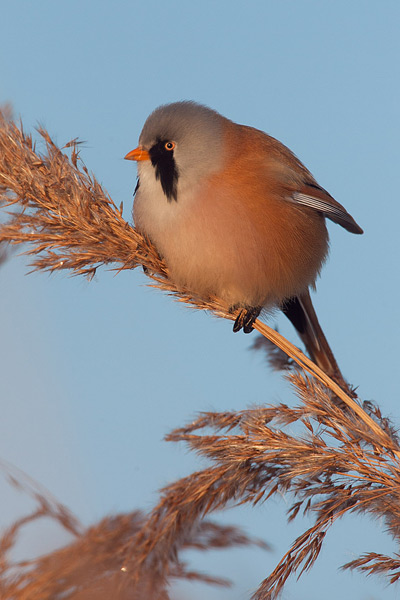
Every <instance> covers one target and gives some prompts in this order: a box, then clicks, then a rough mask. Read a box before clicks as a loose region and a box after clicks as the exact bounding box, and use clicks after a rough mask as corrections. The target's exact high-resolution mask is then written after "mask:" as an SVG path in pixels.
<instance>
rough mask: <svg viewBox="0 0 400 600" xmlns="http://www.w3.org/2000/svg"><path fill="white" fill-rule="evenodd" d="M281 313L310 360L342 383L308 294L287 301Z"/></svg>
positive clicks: (341, 377)
mask: <svg viewBox="0 0 400 600" xmlns="http://www.w3.org/2000/svg"><path fill="white" fill-rule="evenodd" d="M282 312H283V313H284V314H285V315H286V316H287V318H288V319H289V320H290V321H291V323H292V324H293V325H294V327H295V328H296V330H297V332H298V334H299V336H300V338H301V339H302V341H303V342H304V344H305V347H306V349H307V352H308V353H309V355H310V358H311V359H312V360H313V361H314V362H315V363H316V364H317V365H318V366H319V367H320V369H322V370H323V371H324V372H325V373H326V374H327V375H329V376H330V377H333V378H334V379H335V380H337V381H338V380H339V381H344V379H343V376H342V374H341V372H340V369H339V367H338V364H337V362H336V359H335V357H334V355H333V352H332V350H331V348H330V346H329V344H328V341H327V339H326V337H325V335H324V332H323V331H322V328H321V325H320V324H319V321H318V318H317V315H316V313H315V310H314V306H313V304H312V301H311V297H310V292H309V291H308V290H307V291H306V292H304V293H303V294H301V296H298V297H296V298H291V299H290V300H287V301H286V302H285V304H284V305H283V306H282Z"/></svg>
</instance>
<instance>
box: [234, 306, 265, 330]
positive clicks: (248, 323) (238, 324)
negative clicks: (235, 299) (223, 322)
mask: <svg viewBox="0 0 400 600" xmlns="http://www.w3.org/2000/svg"><path fill="white" fill-rule="evenodd" d="M237 308H238V307H237V306H234V307H232V312H234V311H235V310H237ZM260 312H261V306H252V307H251V308H241V309H240V312H239V314H238V316H237V317H236V321H235V324H234V326H233V331H234V333H237V332H238V331H240V330H241V329H243V331H244V333H251V332H252V331H253V325H254V321H255V320H256V319H257V317H258V315H259V314H260Z"/></svg>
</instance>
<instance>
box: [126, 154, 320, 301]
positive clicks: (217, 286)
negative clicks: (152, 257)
mask: <svg viewBox="0 0 400 600" xmlns="http://www.w3.org/2000/svg"><path fill="white" fill-rule="evenodd" d="M148 166H150V165H148ZM240 167H241V168H239V165H238V164H235V163H234V162H232V163H231V164H230V166H229V168H228V169H226V170H225V171H222V172H221V173H219V174H216V175H213V176H212V177H210V178H209V180H208V181H206V182H203V183H202V184H201V185H199V186H197V187H196V188H194V189H192V190H186V191H185V192H182V193H178V200H177V202H175V201H174V202H168V201H167V200H166V197H165V195H164V194H163V193H162V190H161V186H160V185H159V182H158V181H156V180H155V178H154V175H153V176H152V177H151V175H152V173H151V171H148V172H147V171H143V172H141V173H140V187H139V190H138V192H137V195H136V198H135V206H134V219H135V224H136V226H137V227H138V229H139V230H141V231H143V232H144V233H146V234H147V235H148V236H149V237H150V239H151V240H152V241H153V243H154V244H155V246H156V247H157V249H158V251H159V253H160V254H161V255H162V257H163V258H164V259H165V261H166V263H167V266H168V268H169V271H170V276H171V278H172V279H173V281H174V282H175V283H176V284H177V285H178V286H184V287H186V288H187V289H189V290H190V291H191V292H192V293H193V294H194V295H198V296H200V297H202V298H206V297H208V296H210V295H217V296H218V297H220V298H222V299H223V300H225V301H226V302H227V303H228V304H229V305H235V304H242V305H247V306H259V305H262V306H265V305H274V304H279V303H281V302H282V301H283V300H284V299H286V298H289V297H292V296H295V295H297V294H299V293H301V292H302V291H304V290H305V289H306V288H307V287H308V286H309V285H311V284H313V283H314V281H315V278H316V277H317V275H318V272H319V269H320V267H321V265H322V263H323V260H324V258H325V256H326V253H327V247H328V243H327V233H326V227H325V223H324V219H323V217H322V216H321V215H319V214H317V213H314V212H313V211H311V210H307V209H302V208H299V207H297V206H295V205H293V204H292V203H290V202H287V201H286V200H285V199H284V197H283V195H282V194H283V192H282V190H281V189H280V188H279V187H278V188H277V187H276V186H275V187H274V186H273V185H271V182H269V181H268V178H266V177H265V173H264V171H262V172H259V173H256V174H255V175H254V173H253V174H252V173H251V170H250V169H249V167H246V165H243V164H241V165H240ZM243 167H245V169H244V170H243Z"/></svg>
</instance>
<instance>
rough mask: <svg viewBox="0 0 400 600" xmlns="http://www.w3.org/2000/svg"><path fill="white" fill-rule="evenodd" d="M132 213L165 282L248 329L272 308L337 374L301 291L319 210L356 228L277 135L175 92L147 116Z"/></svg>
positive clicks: (137, 154)
mask: <svg viewBox="0 0 400 600" xmlns="http://www.w3.org/2000/svg"><path fill="white" fill-rule="evenodd" d="M125 159H127V160H133V161H136V162H137V175H138V178H137V185H136V189H135V192H134V203H133V219H134V223H135V227H136V228H137V230H138V231H139V232H141V233H143V234H145V235H146V236H147V237H148V238H149V239H150V241H151V242H152V243H153V244H154V245H155V247H156V249H157V251H158V253H159V254H160V256H161V257H162V258H163V259H164V261H165V262H166V264H167V267H168V271H169V277H170V279H171V280H172V282H173V283H174V284H175V285H176V286H178V287H183V288H185V289H186V290H188V291H190V293H191V294H192V295H193V296H195V297H197V298H200V299H202V300H204V299H207V298H210V297H211V296H216V297H218V298H220V299H221V300H222V301H224V302H225V303H227V305H228V306H229V308H230V311H231V313H232V314H233V315H236V314H237V317H236V320H235V324H234V327H233V330H234V331H235V332H237V331H240V330H241V329H243V331H244V332H245V333H250V332H251V331H252V330H253V328H254V323H255V320H256V319H257V318H258V316H259V315H260V312H261V311H262V310H267V311H268V310H270V309H273V308H278V309H280V310H281V311H282V312H283V313H284V314H285V315H286V317H287V318H288V319H289V320H290V321H291V323H292V324H293V325H294V327H295V329H296V330H297V332H298V334H299V336H300V338H301V339H302V341H303V343H304V345H305V347H306V350H307V352H308V354H309V355H310V358H311V359H312V360H313V361H314V362H315V363H316V364H317V365H318V366H319V367H320V368H321V369H322V370H323V371H325V372H326V373H327V374H328V375H331V376H332V377H333V376H341V373H340V371H339V367H338V365H337V362H336V359H335V357H334V354H333V352H332V350H331V348H330V346H329V344H328V341H327V339H326V337H325V335H324V333H323V330H322V328H321V326H320V324H319V321H318V318H317V315H316V313H315V310H314V307H313V304H312V301H311V296H310V288H311V289H314V288H315V282H316V279H317V277H318V276H319V274H320V270H321V267H322V265H323V264H324V262H325V260H326V258H327V254H328V246H329V241H328V232H327V227H326V219H330V220H331V221H333V222H334V223H337V224H339V225H341V226H342V227H344V228H345V229H346V230H347V231H349V232H351V233H355V234H362V233H363V230H362V229H361V227H360V226H359V225H358V224H357V223H356V221H355V220H354V219H353V217H352V216H351V215H350V214H349V213H348V212H347V211H346V209H345V208H344V207H343V206H342V205H341V204H339V202H337V201H336V200H335V199H334V198H333V197H332V196H331V195H330V194H329V193H328V192H327V191H326V190H325V189H324V188H323V187H321V186H320V185H319V184H318V183H317V181H316V179H315V178H314V177H313V175H312V174H311V173H310V171H309V170H308V169H307V168H306V167H305V166H304V165H303V164H302V162H301V161H300V160H299V159H298V158H297V156H296V155H295V154H294V153H293V152H292V151H291V150H289V149H288V148H287V147H286V146H285V145H284V144H282V143H281V142H279V141H278V140H277V139H275V138H273V137H271V136H270V135H268V134H267V133H264V132H263V131H261V130H258V129H255V128H253V127H249V126H246V125H240V124H237V123H235V122H233V121H231V120H230V119H228V118H226V117H224V116H222V115H221V114H219V113H218V112H216V111H215V110H213V109H211V108H209V107H207V106H205V105H202V104H199V103H196V102H193V101H179V102H173V103H170V104H164V105H162V106H160V107H158V108H156V109H155V110H154V111H153V112H152V113H151V114H150V115H149V117H148V118H147V119H146V121H145V123H144V126H143V129H142V131H141V134H140V136H139V145H138V146H137V147H136V148H135V149H134V150H132V151H130V152H128V154H127V155H126V156H125Z"/></svg>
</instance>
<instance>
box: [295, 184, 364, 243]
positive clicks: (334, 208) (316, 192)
mask: <svg viewBox="0 0 400 600" xmlns="http://www.w3.org/2000/svg"><path fill="white" fill-rule="evenodd" d="M289 200H290V201H291V202H294V203H295V204H299V205H301V206H307V207H308V208H312V209H313V210H317V211H318V212H320V213H322V214H323V215H324V217H326V218H327V219H331V221H334V222H335V223H338V224H339V225H341V226H342V227H344V228H345V229H347V231H350V232H351V233H364V232H363V230H362V229H361V227H360V226H359V225H358V224H357V223H356V222H355V220H354V219H353V217H352V216H351V215H350V214H349V213H348V212H347V210H346V209H345V208H344V206H342V205H341V204H339V202H336V200H335V199H334V198H332V196H331V195H330V194H329V193H328V192H327V191H326V190H324V189H323V188H321V187H319V186H318V185H316V184H314V183H307V184H305V185H304V186H303V187H302V188H301V189H300V190H299V191H296V192H294V193H293V194H292V195H291V197H290V198H289Z"/></svg>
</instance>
